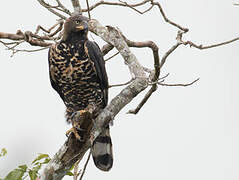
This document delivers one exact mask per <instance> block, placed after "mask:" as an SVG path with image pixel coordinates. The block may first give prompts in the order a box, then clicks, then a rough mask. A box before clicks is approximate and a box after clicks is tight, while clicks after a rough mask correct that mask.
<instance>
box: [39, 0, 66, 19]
mask: <svg viewBox="0 0 239 180" xmlns="http://www.w3.org/2000/svg"><path fill="white" fill-rule="evenodd" d="M37 1H38V2H39V3H40V4H41V5H42V6H43V7H45V8H46V9H47V10H48V11H50V12H51V13H53V14H55V15H57V16H58V17H60V18H61V19H66V16H64V15H62V14H60V13H59V12H57V11H55V10H54V8H56V7H58V6H52V5H50V4H48V3H46V2H45V1H44V0H37ZM63 11H64V10H63ZM67 12H68V11H67ZM67 12H65V13H67ZM67 14H68V13H67Z"/></svg>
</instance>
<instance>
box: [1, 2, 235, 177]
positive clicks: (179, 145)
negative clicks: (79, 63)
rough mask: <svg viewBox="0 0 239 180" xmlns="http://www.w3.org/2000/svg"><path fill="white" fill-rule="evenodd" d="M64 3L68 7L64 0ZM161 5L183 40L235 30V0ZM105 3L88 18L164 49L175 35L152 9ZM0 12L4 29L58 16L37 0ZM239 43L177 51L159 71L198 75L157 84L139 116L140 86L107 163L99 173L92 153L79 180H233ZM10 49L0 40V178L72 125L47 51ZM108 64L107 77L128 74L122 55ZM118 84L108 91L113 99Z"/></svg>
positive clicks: (145, 57) (47, 149)
mask: <svg viewBox="0 0 239 180" xmlns="http://www.w3.org/2000/svg"><path fill="white" fill-rule="evenodd" d="M64 1H65V2H66V5H67V6H68V7H69V8H71V4H70V3H69V2H70V1H69V0H64ZM64 1H63V2H64ZM132 2H136V1H132ZM137 2H138V1H137ZM90 3H91V4H93V3H94V1H90ZM160 3H161V4H162V6H163V8H164V10H165V12H166V14H167V16H168V17H169V18H170V19H172V20H174V21H175V22H177V23H179V24H181V25H182V26H186V27H188V28H189V29H190V32H189V33H187V35H185V39H187V40H192V41H194V42H196V43H198V44H201V43H203V44H211V43H216V42H221V41H225V40H229V39H232V38H234V37H237V36H239V34H238V27H239V24H238V18H239V7H238V6H234V5H233V3H237V1H236V0H235V1H231V0H220V1H218V0H210V1H209V0H200V1H198V0H181V1H175V0H167V1H160ZM105 8H106V6H102V7H101V8H97V9H96V10H94V11H93V13H92V16H93V17H94V18H97V19H98V20H99V21H100V22H101V23H102V24H104V25H112V26H118V27H119V28H120V29H121V30H122V31H123V32H124V34H125V35H126V36H127V37H128V38H129V39H131V40H136V41H143V40H153V41H154V42H155V43H157V45H158V46H159V49H160V56H161V57H162V55H163V54H164V53H165V52H166V51H167V50H168V49H169V48H170V47H171V46H172V45H173V44H174V43H175V37H176V33H177V29H176V28H174V27H172V26H171V25H169V24H166V23H165V22H164V21H163V19H162V16H161V15H160V13H159V11H158V9H157V8H156V7H155V8H154V9H153V10H152V11H151V12H149V13H147V14H146V15H144V16H142V15H139V14H137V13H136V12H134V11H132V10H130V9H127V8H119V7H115V8H112V7H107V9H105ZM0 16H1V25H0V31H2V32H12V33H15V32H16V30H17V29H21V30H22V31H26V30H31V31H34V30H35V28H36V26H37V25H38V24H41V25H43V26H44V27H49V26H50V25H52V24H54V23H55V20H56V19H57V17H56V16H54V15H52V14H51V13H49V12H48V11H47V10H46V9H44V8H43V7H41V6H40V5H39V4H38V2H37V1H14V2H13V1H3V2H2V3H1V6H0ZM95 40H96V41H97V42H98V43H99V44H100V46H102V45H103V44H104V43H103V42H102V41H101V40H99V39H98V38H95ZM238 46H239V42H235V43H233V44H230V45H227V46H224V47H218V48H214V49H209V50H204V51H200V50H197V49H194V48H189V47H180V48H179V49H177V50H176V52H175V53H174V54H172V55H171V56H170V57H169V58H168V61H167V63H166V64H165V67H164V71H163V74H166V73H168V72H169V73H170V76H169V77H168V78H167V80H166V82H168V83H188V82H191V81H193V80H194V79H196V78H198V77H200V81H199V82H197V83H196V84H194V85H193V86H191V87H186V88H183V87H172V88H169V87H160V88H159V90H158V91H157V92H156V93H155V94H154V95H153V96H152V97H151V98H150V100H149V102H147V104H146V105H145V106H144V107H143V109H142V110H141V111H140V112H139V114H138V115H136V116H135V115H128V114H126V112H127V111H128V110H129V109H132V108H134V107H135V106H136V105H137V104H138V102H139V101H140V99H141V98H142V97H143V94H144V93H145V92H143V93H142V95H141V96H139V97H137V99H135V100H134V101H133V102H132V103H131V104H129V105H128V106H126V107H125V108H124V109H123V110H122V111H121V112H120V114H119V115H118V116H117V117H116V118H115V123H114V126H113V127H112V128H111V135H112V139H113V148H114V166H113V168H112V170H111V171H110V172H107V173H105V172H101V171H100V170H98V169H97V168H95V166H94V164H93V161H92V160H91V161H90V163H89V166H88V168H87V172H86V175H85V179H96V178H97V179H104V180H112V179H137V180H143V179H162V180H238V179H239V173H238V172H239V153H238V152H239V141H238V139H239V121H238V120H239V111H238V107H239V96H238V92H239V81H238V79H239V71H238V68H239V61H238V55H239V51H238ZM27 47H29V46H27ZM133 51H134V52H135V55H136V56H137V58H138V59H139V61H140V62H141V63H142V64H144V65H145V66H147V67H152V62H153V59H152V54H151V51H150V50H148V49H134V50H133ZM10 55H11V53H10V52H9V51H6V50H4V47H3V46H2V45H0V57H1V60H0V82H1V85H0V87H1V89H0V92H1V93H0V112H1V114H0V118H1V126H0V149H1V148H2V147H5V148H6V149H7V150H8V154H7V156H6V157H4V158H1V159H0V177H3V176H5V175H6V173H7V172H9V171H10V170H12V169H14V168H16V167H17V166H18V165H21V164H28V165H30V163H31V161H32V160H33V159H34V158H35V157H36V156H37V154H38V153H48V154H50V156H51V157H52V156H53V155H54V153H55V152H56V151H57V150H58V149H59V148H60V146H61V145H62V144H63V143H64V141H65V140H66V137H65V132H66V130H67V129H69V128H70V126H69V125H67V124H66V123H65V119H64V111H65V107H64V105H63V103H62V101H61V99H60V98H59V96H58V95H57V94H56V92H55V91H54V90H53V89H52V88H51V86H50V83H49V77H48V64H47V50H45V51H42V52H36V53H31V54H30V53H18V54H16V55H15V56H14V57H13V58H10ZM107 71H108V74H109V79H110V83H111V84H115V83H122V82H126V81H127V80H129V79H130V76H129V74H128V69H127V67H126V66H124V63H123V60H122V58H121V57H120V56H117V57H116V58H114V59H112V60H111V62H109V63H107ZM119 90H120V88H114V89H110V98H112V97H114V96H115V95H116V94H117V93H118V92H119ZM82 166H83V164H82ZM65 179H72V178H68V177H67V178H65Z"/></svg>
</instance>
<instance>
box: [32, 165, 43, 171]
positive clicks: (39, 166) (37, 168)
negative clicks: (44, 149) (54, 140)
mask: <svg viewBox="0 0 239 180" xmlns="http://www.w3.org/2000/svg"><path fill="white" fill-rule="evenodd" d="M40 169H41V164H39V165H38V166H35V167H33V168H32V170H33V171H36V172H37V173H38V171H39V170H40Z"/></svg>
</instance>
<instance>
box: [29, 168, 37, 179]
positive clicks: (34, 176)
mask: <svg viewBox="0 0 239 180" xmlns="http://www.w3.org/2000/svg"><path fill="white" fill-rule="evenodd" d="M28 174H29V177H30V179H31V180H36V178H37V172H36V171H34V170H30V171H28Z"/></svg>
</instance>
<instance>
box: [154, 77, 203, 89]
mask: <svg viewBox="0 0 239 180" xmlns="http://www.w3.org/2000/svg"><path fill="white" fill-rule="evenodd" d="M199 79H200V78H198V79H196V80H194V81H192V82H191V83H187V84H165V83H160V82H159V83H158V84H159V85H160V86H170V87H173V86H182V87H186V86H191V85H193V84H194V83H195V82H197V81H198V80H199Z"/></svg>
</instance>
